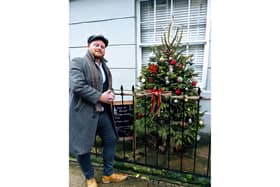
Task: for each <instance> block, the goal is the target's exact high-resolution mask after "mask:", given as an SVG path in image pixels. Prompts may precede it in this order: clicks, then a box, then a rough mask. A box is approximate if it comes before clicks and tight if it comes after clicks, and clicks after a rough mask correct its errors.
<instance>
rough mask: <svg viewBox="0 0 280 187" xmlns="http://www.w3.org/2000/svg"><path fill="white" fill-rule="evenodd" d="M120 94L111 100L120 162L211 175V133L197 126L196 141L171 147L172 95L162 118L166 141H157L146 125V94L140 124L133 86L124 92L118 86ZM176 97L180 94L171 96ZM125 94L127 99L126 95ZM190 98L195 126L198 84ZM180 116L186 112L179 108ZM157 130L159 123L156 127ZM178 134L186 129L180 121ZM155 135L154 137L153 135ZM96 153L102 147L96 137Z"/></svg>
mask: <svg viewBox="0 0 280 187" xmlns="http://www.w3.org/2000/svg"><path fill="white" fill-rule="evenodd" d="M116 95H118V96H119V97H120V100H119V101H116V102H114V103H113V107H112V109H113V113H114V116H115V120H116V122H117V123H116V124H117V127H118V129H119V130H120V137H119V142H118V145H117V154H116V160H118V161H122V162H128V163H133V164H136V165H141V166H148V167H152V168H157V169H165V170H170V171H175V172H179V173H186V174H193V175H197V176H202V177H210V175H211V173H210V167H211V165H210V162H211V157H210V152H211V136H210V134H205V133H200V131H199V130H198V129H196V131H195V132H196V133H195V141H194V143H193V144H190V145H188V146H185V147H184V149H181V150H180V149H179V150H177V149H176V148H175V147H174V142H173V141H172V140H173V138H174V137H171V130H172V128H171V122H172V120H173V118H172V115H173V114H172V113H171V107H172V104H171V99H172V97H169V98H168V99H167V100H166V102H167V103H168V107H167V109H166V110H167V111H168V112H169V117H168V120H166V121H164V122H163V123H164V124H163V125H164V126H166V127H167V132H168V134H167V139H166V141H165V142H160V143H159V142H158V141H159V140H158V139H157V138H156V136H152V135H151V134H150V127H149V126H148V125H147V120H149V119H148V118H149V114H150V110H149V108H148V104H149V103H150V101H151V98H150V97H149V96H146V95H144V96H143V99H144V104H143V107H144V109H145V110H144V114H143V123H144V126H143V127H142V128H138V127H137V125H138V124H137V123H136V119H137V116H136V112H135V111H136V107H137V106H136V104H135V103H136V102H135V99H136V95H137V93H135V90H134V87H132V89H131V91H127V92H125V91H124V90H123V87H122V86H121V88H120V92H119V93H116ZM174 97H175V98H179V96H174ZM127 98H128V99H127ZM189 99H194V100H195V102H196V112H197V113H196V119H195V120H194V122H195V123H196V124H195V125H196V128H198V125H199V124H198V123H199V115H198V114H199V112H200V111H199V108H200V107H199V105H200V100H201V99H203V98H202V97H200V89H199V88H198V97H189ZM186 104H187V101H186V102H185V101H183V102H182V105H183V108H185V107H184V105H186ZM181 117H182V119H185V118H186V116H185V114H184V112H183V111H182V112H181ZM155 128H156V130H157V131H158V130H159V128H160V127H159V126H156V127H155ZM180 128H181V134H182V138H183V133H184V131H185V130H186V128H187V127H186V126H185V125H184V121H183V124H182V125H181V127H180ZM153 138H154V139H153ZM96 142H97V143H96V146H95V149H94V150H95V154H96V156H99V155H100V154H99V153H101V148H99V144H98V140H97V141H96Z"/></svg>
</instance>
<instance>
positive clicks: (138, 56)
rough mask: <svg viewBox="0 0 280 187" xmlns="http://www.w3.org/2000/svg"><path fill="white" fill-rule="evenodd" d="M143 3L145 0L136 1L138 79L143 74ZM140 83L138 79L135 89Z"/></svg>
mask: <svg viewBox="0 0 280 187" xmlns="http://www.w3.org/2000/svg"><path fill="white" fill-rule="evenodd" d="M141 1H143V0H137V1H136V25H137V30H136V33H137V40H136V42H137V43H136V51H137V56H136V61H137V63H136V64H137V65H136V77H138V76H139V75H140V74H141V69H142V59H141V57H142V50H141V47H140V45H139V44H140V43H141V37H140V34H141V22H140V20H141V18H140V17H141V15H140V2H141ZM139 83H140V81H138V79H137V78H136V80H135V87H138V86H139Z"/></svg>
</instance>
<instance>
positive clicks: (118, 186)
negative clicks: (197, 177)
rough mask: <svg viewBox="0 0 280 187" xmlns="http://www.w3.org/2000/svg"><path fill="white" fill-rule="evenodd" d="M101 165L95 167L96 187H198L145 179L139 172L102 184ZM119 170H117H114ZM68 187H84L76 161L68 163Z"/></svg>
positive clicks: (83, 180)
mask: <svg viewBox="0 0 280 187" xmlns="http://www.w3.org/2000/svg"><path fill="white" fill-rule="evenodd" d="M102 170H103V168H102V167H95V178H96V180H97V183H98V187H112V186H113V187H199V186H197V185H191V184H190V185H189V184H173V183H168V182H166V181H161V180H155V179H147V178H146V177H144V176H140V175H139V174H136V175H135V174H133V173H129V177H128V179H127V180H125V181H123V182H121V183H110V184H102V183H101V176H102ZM116 172H119V171H116ZM69 180H70V181H69V187H86V183H85V178H84V176H83V174H82V172H81V170H80V168H79V166H78V164H77V163H76V162H73V161H71V162H70V163H69Z"/></svg>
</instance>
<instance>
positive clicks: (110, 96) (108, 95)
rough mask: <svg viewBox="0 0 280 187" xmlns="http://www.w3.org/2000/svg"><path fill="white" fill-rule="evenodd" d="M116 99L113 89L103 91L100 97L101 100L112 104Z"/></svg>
mask: <svg viewBox="0 0 280 187" xmlns="http://www.w3.org/2000/svg"><path fill="white" fill-rule="evenodd" d="M114 99H115V94H114V93H113V91H112V90H107V91H106V92H103V93H102V95H101V96H100V98H99V101H100V102H102V103H107V104H111V103H112V102H113V100H114Z"/></svg>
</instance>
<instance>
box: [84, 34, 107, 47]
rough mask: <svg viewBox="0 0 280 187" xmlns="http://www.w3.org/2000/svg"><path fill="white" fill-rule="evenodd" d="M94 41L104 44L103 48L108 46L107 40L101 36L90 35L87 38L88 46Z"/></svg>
mask: <svg viewBox="0 0 280 187" xmlns="http://www.w3.org/2000/svg"><path fill="white" fill-rule="evenodd" d="M95 40H101V41H103V42H104V44H105V47H107V46H108V43H109V41H108V39H107V38H105V37H104V36H103V35H92V36H90V37H89V38H88V44H90V43H91V42H93V41H95Z"/></svg>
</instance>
